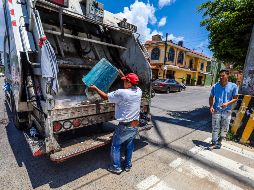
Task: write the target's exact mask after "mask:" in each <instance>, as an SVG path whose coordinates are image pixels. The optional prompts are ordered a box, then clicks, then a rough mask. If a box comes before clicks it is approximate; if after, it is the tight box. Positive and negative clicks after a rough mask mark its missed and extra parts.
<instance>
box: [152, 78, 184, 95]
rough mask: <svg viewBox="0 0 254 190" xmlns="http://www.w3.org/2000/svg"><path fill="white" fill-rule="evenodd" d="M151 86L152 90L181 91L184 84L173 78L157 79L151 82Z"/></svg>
mask: <svg viewBox="0 0 254 190" xmlns="http://www.w3.org/2000/svg"><path fill="white" fill-rule="evenodd" d="M152 88H153V90H154V91H159V92H166V93H169V92H171V91H174V92H181V90H185V88H186V86H185V85H184V84H182V83H179V82H177V81H176V80H175V79H158V80H156V81H154V82H153V83H152Z"/></svg>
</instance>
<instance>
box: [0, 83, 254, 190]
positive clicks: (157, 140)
mask: <svg viewBox="0 0 254 190" xmlns="http://www.w3.org/2000/svg"><path fill="white" fill-rule="evenodd" d="M0 80H1V81H0V86H2V82H3V81H2V79H0ZM209 91H210V88H205V87H189V88H187V90H186V91H182V92H180V93H170V94H156V96H155V97H154V98H153V100H152V109H151V112H152V119H153V123H154V128H153V129H151V130H149V131H146V132H143V133H142V134H141V139H138V140H136V142H135V143H136V147H135V151H134V155H133V168H132V170H131V171H130V172H128V173H127V172H123V173H122V174H121V175H114V174H111V173H109V172H108V171H107V170H106V168H107V166H108V164H109V161H110V160H109V152H110V146H109V145H108V146H105V147H102V148H100V149H97V150H93V151H90V152H88V153H85V154H82V155H80V156H77V157H75V158H72V159H69V160H67V161H65V162H63V163H60V164H56V163H53V162H51V161H50V160H49V158H48V157H39V158H34V157H33V156H32V154H31V152H30V150H29V148H28V145H27V144H26V142H25V139H24V136H23V134H22V132H20V131H18V130H16V129H15V127H14V126H13V124H12V122H11V121H9V120H8V116H7V113H6V109H5V104H4V94H3V91H0V105H1V107H0V109H1V110H0V123H1V124H0V146H1V148H0V187H1V189H3V190H5V189H12V190H13V189H14V190H16V189H22V190H23V189H25V190H26V189H73V190H75V189H88V190H90V189H91V190H92V189H103V190H105V189H106V190H107V189H110V190H111V189H128V190H130V189H139V190H145V189H158V190H163V189H165V190H168V189H195V190H196V189H227V188H228V187H229V189H230V190H231V189H251V188H250V186H248V185H245V184H244V183H243V182H241V181H240V180H239V179H238V178H236V177H234V176H231V175H228V174H226V173H225V172H223V171H222V170H219V169H218V167H214V165H212V164H209V163H208V164H207V162H203V161H202V159H198V158H197V159H196V158H195V157H193V156H191V155H190V154H189V152H190V151H189V150H192V148H193V147H195V146H196V145H197V144H198V143H200V142H203V141H204V139H206V138H208V137H210V136H211V134H210V130H211V129H210V128H211V120H210V114H209V111H208V108H207V104H208V103H207V102H208V96H209ZM218 154H222V153H220V152H219V153H218ZM225 156H227V154H226V153H225ZM179 163H180V164H179ZM246 163H249V160H246ZM193 168H194V169H193ZM208 174H209V175H208ZM222 179H223V180H222ZM223 184H224V186H223ZM225 187H226V188H225Z"/></svg>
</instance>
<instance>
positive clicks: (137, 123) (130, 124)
mask: <svg viewBox="0 0 254 190" xmlns="http://www.w3.org/2000/svg"><path fill="white" fill-rule="evenodd" d="M119 125H123V126H130V127H137V126H138V125H139V121H138V120H133V121H130V122H119Z"/></svg>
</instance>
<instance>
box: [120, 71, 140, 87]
mask: <svg viewBox="0 0 254 190" xmlns="http://www.w3.org/2000/svg"><path fill="white" fill-rule="evenodd" d="M121 79H122V80H128V81H130V82H131V83H132V84H138V83H139V78H138V76H137V75H136V74H134V73H129V74H128V75H126V76H125V77H122V78H121Z"/></svg>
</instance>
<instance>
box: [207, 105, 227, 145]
mask: <svg viewBox="0 0 254 190" xmlns="http://www.w3.org/2000/svg"><path fill="white" fill-rule="evenodd" d="M230 120H231V110H226V111H214V113H213V115H212V128H213V130H212V143H213V144H218V143H219V142H218V141H219V133H220V136H221V138H225V137H226V135H227V132H228V129H229V124H230Z"/></svg>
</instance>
